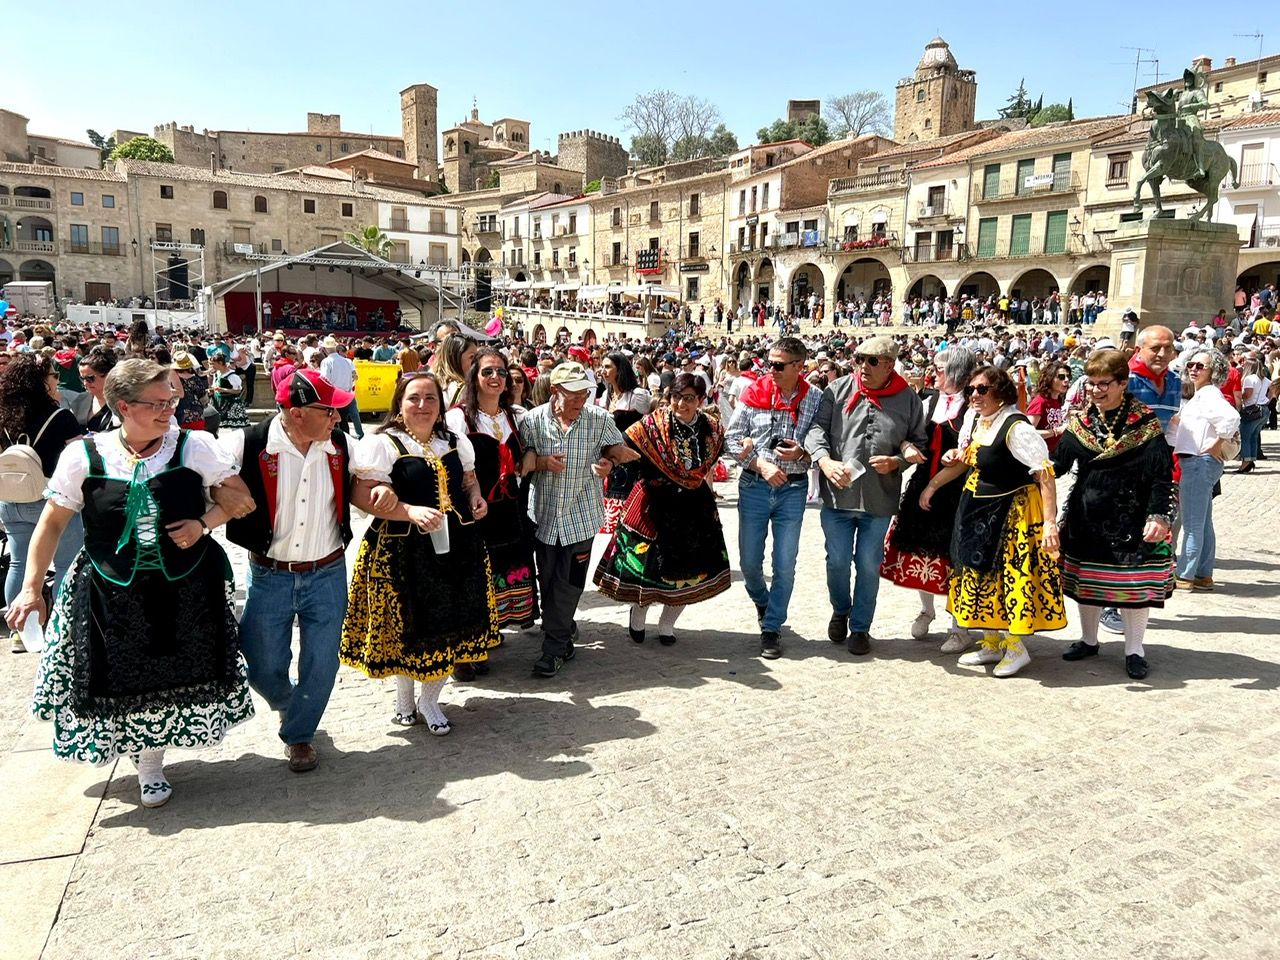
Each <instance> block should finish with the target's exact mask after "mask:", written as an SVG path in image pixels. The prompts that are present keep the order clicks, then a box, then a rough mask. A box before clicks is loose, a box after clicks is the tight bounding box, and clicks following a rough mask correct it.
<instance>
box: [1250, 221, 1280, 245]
mask: <svg viewBox="0 0 1280 960" xmlns="http://www.w3.org/2000/svg"><path fill="white" fill-rule="evenodd" d="M1277 248H1280V225H1277V226H1270V227H1259V226H1255V227H1254V228H1253V235H1252V236H1251V237H1250V238H1249V244H1248V246H1247V247H1246V248H1245V249H1248V250H1275V249H1277Z"/></svg>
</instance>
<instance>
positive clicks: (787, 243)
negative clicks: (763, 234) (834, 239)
mask: <svg viewBox="0 0 1280 960" xmlns="http://www.w3.org/2000/svg"><path fill="white" fill-rule="evenodd" d="M826 242H827V235H826V233H825V232H824V231H822V230H793V231H791V232H790V233H775V234H773V235H772V236H770V237H769V239H768V242H767V244H766V245H767V246H768V247H770V248H771V249H774V250H789V249H791V248H793V247H821V246H824V245H825V244H826Z"/></svg>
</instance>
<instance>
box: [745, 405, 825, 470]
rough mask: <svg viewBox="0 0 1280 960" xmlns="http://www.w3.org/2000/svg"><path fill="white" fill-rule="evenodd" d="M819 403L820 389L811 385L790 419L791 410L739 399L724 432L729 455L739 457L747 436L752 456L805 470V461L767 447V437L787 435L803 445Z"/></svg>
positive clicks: (787, 467) (779, 465) (769, 438)
mask: <svg viewBox="0 0 1280 960" xmlns="http://www.w3.org/2000/svg"><path fill="white" fill-rule="evenodd" d="M797 389H798V387H797ZM821 403H822V391H821V390H819V389H818V388H817V387H814V386H810V387H809V392H808V393H807V394H805V398H804V400H802V401H801V402H800V415H799V418H798V420H792V419H791V411H790V410H761V409H758V408H756V407H748V406H747V405H746V404H745V403H743V402H742V401H741V399H739V401H738V405H737V406H736V407H734V408H733V416H732V417H730V418H729V426H728V429H726V430H725V432H724V441H725V449H726V450H727V451H728V452H729V454H730V455H731V456H733V457H735V458H737V459H741V458H742V441H743V440H745V439H746V438H747V437H750V438H751V440H752V442H753V443H754V444H755V447H754V449H753V450H752V451H751V454H752V456H753V457H759V458H760V459H761V460H767V461H768V462H769V463H772V464H774V465H775V466H778V467H781V468H782V470H783V471H784V472H785V473H788V474H801V473H804V472H805V471H806V470H808V469H809V466H810V464H809V463H808V461H806V460H803V459H801V460H791V461H788V460H779V459H778V458H777V456H776V455H775V454H774V452H773V450H772V449H771V448H770V447H769V441H770V440H771V439H772V438H773V437H787V438H789V439H791V440H794V441H795V442H796V443H798V444H800V446H802V447H803V446H804V440H805V436H806V435H807V434H808V432H809V428H810V427H811V426H813V421H814V420H815V418H816V417H817V416H818V407H819V405H820V404H821Z"/></svg>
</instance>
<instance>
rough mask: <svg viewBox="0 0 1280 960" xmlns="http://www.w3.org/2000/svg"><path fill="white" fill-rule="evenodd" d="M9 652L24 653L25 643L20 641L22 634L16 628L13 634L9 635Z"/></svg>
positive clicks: (25, 649) (25, 650)
mask: <svg viewBox="0 0 1280 960" xmlns="http://www.w3.org/2000/svg"><path fill="white" fill-rule="evenodd" d="M9 652H10V653H26V652H27V645H26V644H25V643H23V642H22V634H20V633H19V632H18V631H17V630H15V631H13V635H12V636H10V637H9Z"/></svg>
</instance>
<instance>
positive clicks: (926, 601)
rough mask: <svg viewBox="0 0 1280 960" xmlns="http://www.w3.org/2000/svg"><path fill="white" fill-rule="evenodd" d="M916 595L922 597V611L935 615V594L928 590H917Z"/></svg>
mask: <svg viewBox="0 0 1280 960" xmlns="http://www.w3.org/2000/svg"><path fill="white" fill-rule="evenodd" d="M916 596H918V597H919V598H920V612H921V613H927V614H929V616H933V615H934V613H933V594H932V593H930V592H929V591H928V590H917V591H916Z"/></svg>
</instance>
